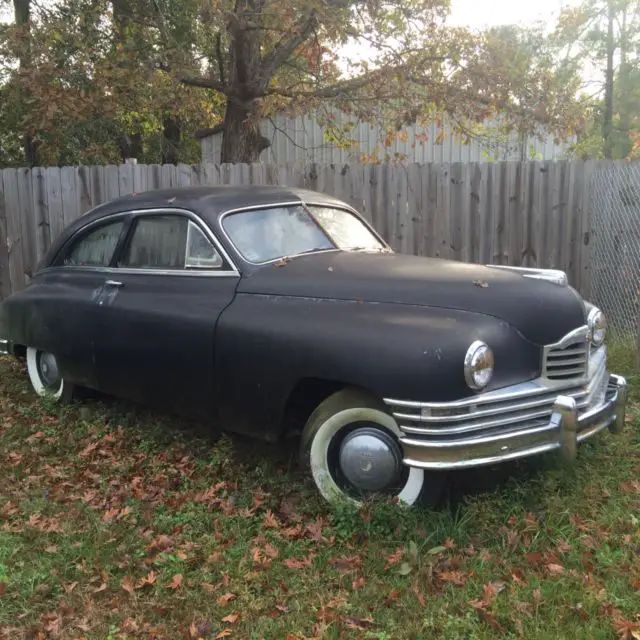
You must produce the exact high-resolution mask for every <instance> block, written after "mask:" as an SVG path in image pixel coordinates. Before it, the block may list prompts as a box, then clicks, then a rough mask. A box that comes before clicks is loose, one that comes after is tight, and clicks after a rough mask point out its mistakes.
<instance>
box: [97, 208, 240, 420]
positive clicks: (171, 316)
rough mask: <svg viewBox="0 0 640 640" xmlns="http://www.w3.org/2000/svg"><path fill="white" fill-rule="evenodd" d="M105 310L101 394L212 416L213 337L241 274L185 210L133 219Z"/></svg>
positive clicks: (144, 214)
mask: <svg viewBox="0 0 640 640" xmlns="http://www.w3.org/2000/svg"><path fill="white" fill-rule="evenodd" d="M112 276H113V277H112V278H110V280H111V282H110V283H109V285H108V286H107V291H109V292H110V294H109V296H108V299H107V300H105V303H104V304H102V305H101V306H100V323H99V326H100V332H99V336H98V338H97V339H96V350H97V355H96V361H97V367H98V376H99V381H100V388H101V389H104V390H105V391H107V392H109V393H113V394H114V395H118V396H122V397H126V398H130V399H133V400H137V401H142V402H145V403H151V404H156V405H160V406H163V407H167V408H170V409H175V410H179V411H186V412H189V413H193V414H196V415H210V412H211V411H212V409H213V405H214V402H213V389H214V371H213V362H214V334H215V329H216V324H217V321H218V318H219V316H220V314H221V313H222V312H223V311H224V309H225V308H226V307H227V306H228V305H229V304H230V303H231V301H232V300H233V297H234V295H235V291H236V287H237V283H238V280H239V273H238V271H237V270H236V269H235V267H234V266H233V265H232V264H231V262H230V260H229V258H228V256H227V255H226V254H225V253H224V251H223V250H222V248H221V247H220V244H219V243H218V242H217V240H216V239H215V237H214V236H213V234H212V233H211V231H210V230H209V229H208V228H207V227H206V226H205V225H204V224H203V223H202V221H201V220H199V219H198V217H197V216H195V215H194V214H192V213H190V212H186V211H176V210H166V211H163V210H158V211H153V212H140V213H138V214H136V215H135V216H134V219H133V220H132V224H131V226H130V228H129V232H128V235H127V239H126V241H125V242H124V243H123V245H122V248H121V251H120V255H119V257H118V268H117V270H115V271H114V273H113V274H112Z"/></svg>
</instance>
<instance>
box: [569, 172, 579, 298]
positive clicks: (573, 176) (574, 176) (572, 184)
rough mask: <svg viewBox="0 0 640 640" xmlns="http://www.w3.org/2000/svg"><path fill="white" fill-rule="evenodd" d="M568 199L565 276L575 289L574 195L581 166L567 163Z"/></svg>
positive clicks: (576, 227)
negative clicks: (567, 249)
mask: <svg viewBox="0 0 640 640" xmlns="http://www.w3.org/2000/svg"><path fill="white" fill-rule="evenodd" d="M568 164H569V167H568V168H569V179H568V182H569V185H568V190H569V199H568V202H567V220H568V223H569V231H568V239H569V265H568V267H567V274H568V277H569V282H570V283H571V285H572V286H574V287H576V285H577V283H578V280H579V264H578V262H579V255H578V252H579V250H580V216H579V214H578V211H577V206H576V205H577V202H576V194H577V192H578V189H579V188H580V184H581V179H582V165H581V164H578V163H576V162H569V163H568Z"/></svg>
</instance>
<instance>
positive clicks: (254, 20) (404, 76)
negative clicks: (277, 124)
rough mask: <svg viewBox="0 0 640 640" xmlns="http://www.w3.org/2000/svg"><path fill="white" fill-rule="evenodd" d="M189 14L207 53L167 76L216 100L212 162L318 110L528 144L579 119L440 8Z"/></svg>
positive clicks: (417, 0) (301, 6)
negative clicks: (493, 122)
mask: <svg viewBox="0 0 640 640" xmlns="http://www.w3.org/2000/svg"><path fill="white" fill-rule="evenodd" d="M200 2H201V7H202V29H203V31H204V32H205V34H206V37H208V45H207V47H206V48H207V49H208V50H209V51H211V52H212V53H211V55H210V56H209V59H208V60H207V61H206V63H205V64H204V65H203V72H202V73H198V74H195V75H194V74H192V73H185V72H183V71H182V70H180V69H178V68H177V67H175V66H173V67H172V68H171V71H172V73H174V74H175V75H176V76H177V77H179V78H180V80H181V82H182V83H184V84H186V85H188V86H194V87H201V88H206V89H209V90H213V91H215V92H217V93H218V94H221V95H222V96H224V98H225V100H226V111H225V115H224V119H223V122H222V123H221V124H220V127H219V130H222V131H223V143H222V158H221V160H222V161H223V162H251V161H255V160H256V159H257V158H258V157H259V154H260V152H261V151H262V150H263V149H264V148H266V147H267V146H268V144H269V141H268V140H266V139H265V138H264V136H262V134H261V131H260V119H261V118H262V117H264V116H265V115H269V114H271V113H273V112H275V111H277V110H282V109H291V110H300V109H306V108H311V107H317V106H318V105H320V104H324V103H326V102H328V101H330V102H332V103H336V104H338V105H340V106H341V107H342V108H343V109H346V110H349V111H352V112H353V113H355V114H356V115H357V116H358V117H359V118H361V119H365V120H366V119H369V120H373V119H375V120H379V119H380V118H384V119H385V120H389V121H395V122H396V123H397V124H398V125H400V126H401V125H402V123H404V122H410V121H415V120H417V119H427V118H433V117H437V116H442V115H447V116H448V117H450V118H451V119H452V120H453V121H454V122H455V123H458V124H460V125H462V126H465V127H468V126H469V124H470V123H478V122H483V121H485V120H486V119H487V118H491V117H495V116H499V117H500V118H501V121H502V122H503V123H504V125H505V126H506V127H507V128H517V129H518V130H520V131H526V132H530V133H533V132H536V131H539V127H540V125H544V126H545V127H546V128H547V130H549V131H554V132H556V133H558V134H559V135H563V134H565V133H567V132H570V131H571V129H572V126H573V124H574V123H575V121H576V120H577V118H578V117H579V110H578V109H577V106H576V104H575V99H574V98H575V96H574V95H573V94H572V93H571V90H572V88H573V87H574V84H573V82H570V83H568V84H567V82H566V73H565V74H564V75H563V74H562V73H559V72H558V70H557V69H556V67H555V61H554V60H553V59H551V58H548V57H544V56H543V57H538V58H536V59H535V61H534V56H531V55H530V56H529V57H526V56H525V57H523V56H516V58H515V59H514V58H513V57H511V56H510V55H508V54H509V53H510V52H511V51H512V50H513V46H514V44H516V43H515V41H514V38H513V37H512V38H511V41H509V39H507V41H506V42H504V41H501V39H500V37H499V34H496V33H489V34H481V33H480V34H478V33H472V32H470V31H468V30H466V29H461V28H451V27H449V26H447V22H446V18H447V14H448V9H449V4H448V1H447V0H408V1H407V0H404V1H403V2H400V1H399V0H392V1H391V2H386V3H380V2H375V1H374V2H359V1H357V0H355V1H354V0H311V1H309V0H288V1H287V2H286V3H285V2H282V1H281V0H200ZM517 44H518V46H520V45H521V44H522V43H521V42H518V43H517ZM346 45H350V49H351V50H352V51H354V52H355V55H351V56H349V55H347V56H346V58H345V59H343V61H342V62H343V64H342V68H343V70H344V69H345V68H346V70H347V73H338V67H337V66H336V52H337V51H338V49H339V48H340V47H342V48H343V50H344V47H345V46H346ZM361 50H364V51H365V52H366V55H364V56H362V55H357V54H358V53H359V52H360V51H361ZM504 53H507V55H504ZM463 123H464V124H463Z"/></svg>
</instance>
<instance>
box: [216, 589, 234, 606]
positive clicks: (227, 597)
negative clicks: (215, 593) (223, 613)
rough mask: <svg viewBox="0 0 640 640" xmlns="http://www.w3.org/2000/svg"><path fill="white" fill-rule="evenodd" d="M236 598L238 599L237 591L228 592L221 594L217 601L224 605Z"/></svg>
mask: <svg viewBox="0 0 640 640" xmlns="http://www.w3.org/2000/svg"><path fill="white" fill-rule="evenodd" d="M235 599H236V594H235V593H230V592H227V593H225V594H224V595H222V596H219V597H218V598H217V599H216V602H217V603H218V605H220V606H221V607H222V606H224V605H225V604H229V603H230V602H231V601H232V600H235Z"/></svg>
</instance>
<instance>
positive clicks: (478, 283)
mask: <svg viewBox="0 0 640 640" xmlns="http://www.w3.org/2000/svg"><path fill="white" fill-rule="evenodd" d="M473 286H474V287H480V288H482V289H486V288H487V287H488V286H489V283H488V282H485V281H484V280H474V281H473Z"/></svg>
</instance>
